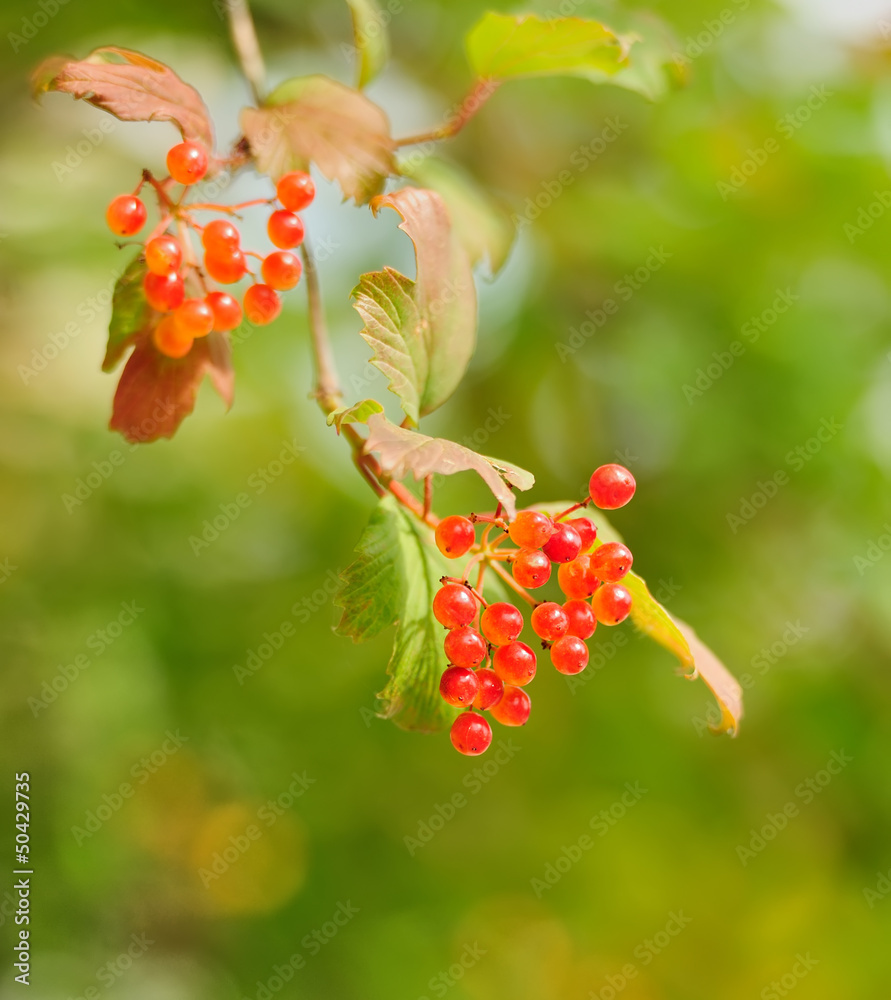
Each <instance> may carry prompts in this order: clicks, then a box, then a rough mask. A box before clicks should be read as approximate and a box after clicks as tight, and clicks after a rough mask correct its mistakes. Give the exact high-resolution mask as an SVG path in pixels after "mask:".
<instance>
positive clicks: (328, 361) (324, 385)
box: [300, 240, 343, 416]
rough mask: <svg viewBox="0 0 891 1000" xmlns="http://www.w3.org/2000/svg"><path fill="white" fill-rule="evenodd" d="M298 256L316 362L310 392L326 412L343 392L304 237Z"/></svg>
mask: <svg viewBox="0 0 891 1000" xmlns="http://www.w3.org/2000/svg"><path fill="white" fill-rule="evenodd" d="M300 256H301V257H302V258H303V273H304V275H305V276H306V297H307V301H308V303H309V330H310V334H311V337H312V349H313V356H314V358H315V365H316V384H315V386H314V388H313V394H314V395H315V397H316V399H317V400H318V403H319V406H320V407H321V408H322V411H323V412H324V414H325V416H327V415H328V414H329V413H331V412H332V411H333V410H336V409H337V407H338V406H340V403H341V399H342V397H343V392H342V391H341V388H340V381H339V379H338V377H337V371H336V369H335V365H334V354H333V353H332V351H331V341H330V340H329V339H328V324H327V322H326V320H325V307H324V305H323V304H322V290H321V287H320V285H319V272H318V271H317V270H316V262H315V261H314V260H313V256H312V254H311V253H310V251H309V247H308V246H307V243H306V240H304V242H303V245H302V246H301V247H300Z"/></svg>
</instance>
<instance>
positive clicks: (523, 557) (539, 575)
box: [514, 549, 551, 588]
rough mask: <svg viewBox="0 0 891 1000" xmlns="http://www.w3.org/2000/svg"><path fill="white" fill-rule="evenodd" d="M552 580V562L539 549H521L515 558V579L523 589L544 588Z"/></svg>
mask: <svg viewBox="0 0 891 1000" xmlns="http://www.w3.org/2000/svg"><path fill="white" fill-rule="evenodd" d="M550 578H551V560H550V559H548V557H547V556H546V555H545V554H544V552H540V551H539V550H538V549H520V551H519V552H518V553H517V555H516V557H515V558H514V579H515V580H516V581H517V583H518V584H519V585H520V586H521V587H533V588H534V587H543V586H544V585H545V584H546V583H547V582H548V580H549V579H550Z"/></svg>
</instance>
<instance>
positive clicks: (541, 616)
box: [532, 601, 569, 642]
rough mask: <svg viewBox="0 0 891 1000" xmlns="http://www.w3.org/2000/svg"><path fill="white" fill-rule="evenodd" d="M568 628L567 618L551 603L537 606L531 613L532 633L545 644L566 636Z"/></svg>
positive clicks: (564, 613)
mask: <svg viewBox="0 0 891 1000" xmlns="http://www.w3.org/2000/svg"><path fill="white" fill-rule="evenodd" d="M568 628H569V616H568V615H567V614H566V612H565V611H564V610H563V608H561V607H560V605H559V604H555V603H554V602H553V601H546V602H545V603H544V604H539V605H538V607H537V608H536V609H535V610H534V611H533V612H532V631H533V632H535V634H536V635H537V636H538V638H539V639H544V640H545V642H553V641H554V640H555V639H559V638H560V636H562V635H566V630H567V629H568Z"/></svg>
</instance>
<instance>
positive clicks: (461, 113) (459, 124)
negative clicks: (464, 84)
mask: <svg viewBox="0 0 891 1000" xmlns="http://www.w3.org/2000/svg"><path fill="white" fill-rule="evenodd" d="M499 82H500V81H498V80H477V81H476V83H474V85H473V86H472V87H471V88H470V91H469V93H468V94H467V96H466V97H465V98H464V100H463V101H462V102H461V103H460V104H459V105H458V107H457V108H456V109H455V110H454V111H453V112H451V114H449V115H447V116H446V121H445V124H444V125H440V127H439V128H435V129H431V131H429V132H421V134H420V135H410V136H406V138H404V139H397V140H396V145H397V146H416V145H418V144H420V143H427V142H439V141H440V140H441V139H451V138H453V137H454V136H456V135H457V134H458V133H459V132H460V131H461V129H462V128H464V126H465V125H466V124H467V123H468V122H469V121H470V119H471V118H473V116H474V115H475V114H476V113H477V111H479V109H480V108H481V107H482V106H483V105H484V104H485V103H486V101H488V100H489V98H490V97H491V96H492V95H493V94H494V93H495V91H496V90H497V89H498V86H499Z"/></svg>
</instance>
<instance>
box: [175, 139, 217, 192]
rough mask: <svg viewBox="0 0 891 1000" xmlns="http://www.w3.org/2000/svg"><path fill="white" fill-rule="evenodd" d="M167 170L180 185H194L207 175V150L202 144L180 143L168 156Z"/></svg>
mask: <svg viewBox="0 0 891 1000" xmlns="http://www.w3.org/2000/svg"><path fill="white" fill-rule="evenodd" d="M167 169H168V170H169V171H170V176H171V177H172V178H173V179H174V180H175V181H176V182H177V183H178V184H194V183H195V182H196V181H200V180H201V178H202V177H203V176H204V175H205V174H206V173H207V150H206V149H205V148H204V146H202V145H201V143H200V142H180V143H178V144H177V145H176V146H174V147H173V148H172V149H171V150H170V152H169V153H168V154H167Z"/></svg>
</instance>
